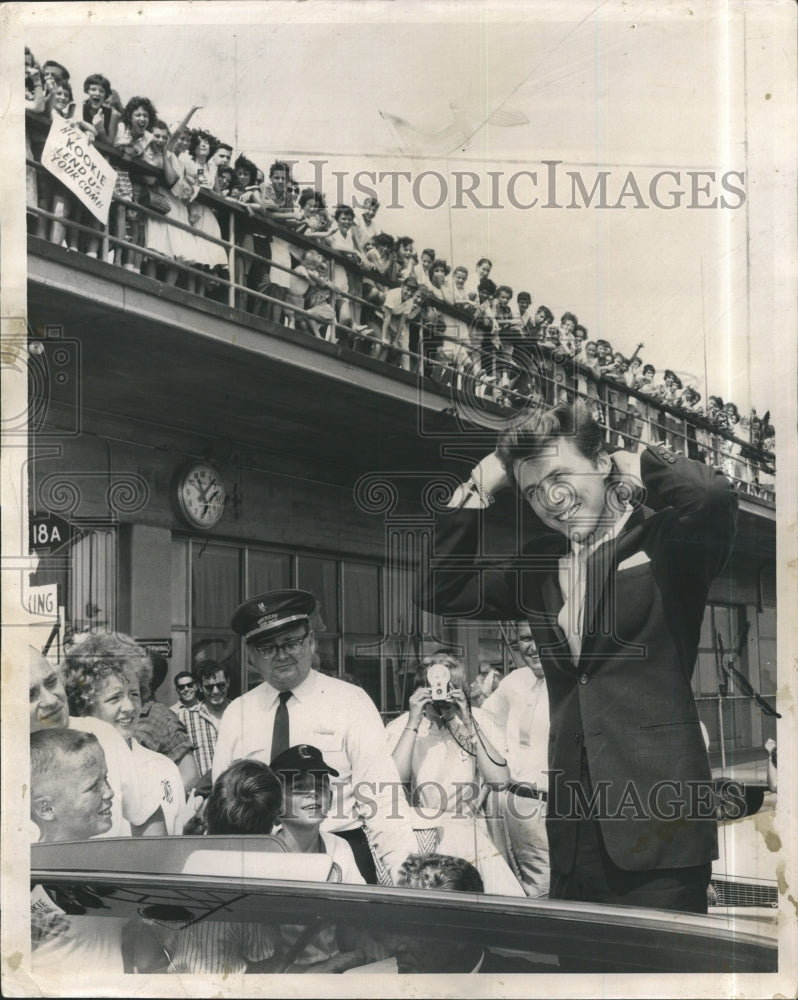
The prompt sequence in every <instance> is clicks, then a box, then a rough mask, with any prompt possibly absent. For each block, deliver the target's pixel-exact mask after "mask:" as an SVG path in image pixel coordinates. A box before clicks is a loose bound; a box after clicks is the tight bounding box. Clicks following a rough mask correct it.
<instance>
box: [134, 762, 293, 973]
mask: <svg viewBox="0 0 798 1000" xmlns="http://www.w3.org/2000/svg"><path fill="white" fill-rule="evenodd" d="M281 803H282V789H281V788H280V782H279V781H278V780H277V778H276V777H275V775H274V774H273V772H272V770H271V768H269V767H268V766H267V765H266V764H263V763H262V762H261V761H258V760H250V759H248V758H244V759H242V760H237V761H234V762H233V763H232V764H231V765H230V767H228V768H227V770H226V771H223V772H222V774H220V775H219V777H218V778H217V779H216V781H215V782H214V785H213V789H212V791H211V794H210V795H209V796H208V798H207V800H206V803H205V805H204V806H203V810H202V811H204V813H205V822H206V826H207V832H208V834H210V835H226V836H229V835H231V834H232V835H242V834H250V835H252V834H255V835H258V834H266V835H268V834H270V833H271V832H272V830H273V828H274V824H275V821H276V820H277V816H278V814H279V812H280V806H281ZM154 931H155V934H156V935H157V937H158V938H159V940H160V941H161V944H162V946H163V948H164V950H165V951H166V953H167V954H168V955H169V958H170V972H176V973H195V974H196V973H213V974H221V975H236V974H240V973H243V972H265V971H269V966H268V964H266V965H264V964H263V963H268V961H269V960H270V959H271V958H272V957H273V956H274V954H275V952H276V950H277V929H276V928H275V927H274V926H271V925H269V924H262V923H243V922H241V923H239V922H232V921H230V922H228V921H224V922H221V923H213V922H208V921H204V922H200V923H196V924H192V925H190V926H188V927H180V926H178V925H172V924H171V923H169V922H167V921H159V922H158V924H157V925H154Z"/></svg>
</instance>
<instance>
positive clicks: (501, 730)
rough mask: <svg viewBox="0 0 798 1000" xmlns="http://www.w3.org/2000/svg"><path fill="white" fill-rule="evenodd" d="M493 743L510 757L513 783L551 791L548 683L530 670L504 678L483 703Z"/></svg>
mask: <svg viewBox="0 0 798 1000" xmlns="http://www.w3.org/2000/svg"><path fill="white" fill-rule="evenodd" d="M482 712H483V714H484V715H485V716H486V718H487V720H488V728H487V734H488V737H489V738H490V741H491V743H492V744H493V745H494V746H495V747H496V748H497V749H498V750H499V752H500V753H503V754H504V755H505V757H506V758H507V765H508V766H509V768H510V774H511V776H512V779H513V781H516V782H524V781H529V782H535V783H536V784H537V786H538V788H540V789H541V790H542V791H544V792H545V791H546V789H547V788H548V783H549V779H548V775H547V774H546V773H545V771H546V768H547V766H548V753H549V750H548V746H549V699H548V695H547V693H546V682H545V680H544V679H543V678H542V677H536V676H535V675H534V674H533V673H532V671H531V670H530V668H529V667H518V668H517V669H516V670H512V671H510V673H509V674H508V675H507V676H506V677H503V678H502V680H501V681H500V682H499V686H498V687H497V688H496V690H495V691H494V692H493V694H491V695H490V697H488V698H486V699H485V701H483V702H482Z"/></svg>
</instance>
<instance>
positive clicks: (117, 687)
mask: <svg viewBox="0 0 798 1000" xmlns="http://www.w3.org/2000/svg"><path fill="white" fill-rule="evenodd" d="M151 676H152V664H151V662H150V659H149V657H148V656H147V654H146V653H145V651H144V650H143V649H142V648H141V646H139V645H138V643H137V642H135V641H134V640H133V639H131V638H130V636H127V635H123V634H122V633H119V632H111V633H92V634H90V635H88V636H86V638H84V639H83V640H82V641H80V642H79V643H77V644H76V645H74V646H72V647H71V649H69V650H68V652H67V656H66V674H65V678H64V687H65V688H66V693H67V698H68V699H69V710H70V712H71V713H72V714H73V715H76V716H90V717H92V718H95V719H100V720H101V721H102V722H107V723H108V724H109V725H111V726H113V727H114V729H116V731H117V732H118V733H119V735H120V736H121V737H122V739H123V740H124V741H125V743H127V745H128V747H129V748H130V753H131V757H132V761H131V763H132V765H133V767H134V768H135V769H136V771H137V772H138V773H139V774H142V775H144V774H147V775H149V776H150V777H151V776H152V775H155V776H156V777H157V779H158V780H159V781H160V785H161V809H162V811H163V815H164V820H165V821H166V829H167V832H168V833H170V834H175V833H181V832H182V829H183V824H184V822H186V820H187V819H188V818H189V817H190V815H191V811H190V810H189V809H187V807H186V792H185V788H184V786H183V779H182V778H181V777H180V771H179V770H178V768H177V765H176V764H175V763H174V762H173V761H171V760H169V758H168V757H166V756H164V755H163V754H160V753H155V752H154V751H153V750H148V749H146V748H145V747H143V746H142V745H141V743H139V741H138V740H137V739H136V738H135V737H134V735H133V732H134V729H135V727H136V723H137V722H138V718H139V713H140V711H141V689H142V686H145V687H146V685H148V683H149V680H148V679H149V678H150V677H151Z"/></svg>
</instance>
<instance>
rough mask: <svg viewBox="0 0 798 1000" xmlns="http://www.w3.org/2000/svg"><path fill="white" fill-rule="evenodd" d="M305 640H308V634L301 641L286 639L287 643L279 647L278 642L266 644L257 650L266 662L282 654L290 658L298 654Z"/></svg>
mask: <svg viewBox="0 0 798 1000" xmlns="http://www.w3.org/2000/svg"><path fill="white" fill-rule="evenodd" d="M305 639H307V633H306V634H305V635H303V636H302V638H301V639H286V641H285V642H281V643H280V644H279V645H278V644H277V643H276V642H265V643H264V644H263V645H262V646H256V647H255V649H257V651H258V652H259V653H260V655H261V656H262V657H263V659H264V660H273V659H274V658H275V657H276V656H277V654H278V653H280V652H282V653H288V655H289V656H293V655H294V654H295V653H298V652H299V647H300V646H301V645H302V643H303V642H304V641H305Z"/></svg>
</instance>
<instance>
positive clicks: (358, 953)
mask: <svg viewBox="0 0 798 1000" xmlns="http://www.w3.org/2000/svg"><path fill="white" fill-rule="evenodd" d="M271 767H272V770H273V771H274V773H275V774H276V775H277V776H278V777H279V778H280V779H281V780H282V782H283V794H284V799H283V811H282V814H281V816H280V822H281V823H282V828H281V829H280V830H279V831H278V833H277V836H278V837H279V838H280V840H282V841H283V843H284V844H285V845H286V846H287V847H288V849H289V851H292V852H297V853H301V854H327V855H329V857H330V858H331V859H332V860H333V861H334V862H335V864H336V865H337V866H338V868H339V869H340V870H341V881H342V882H349V883H354V884H356V885H365V884H366V882H365V879H364V878H363V876H362V875H361V874H360V872H359V871H358V867H357V864H356V863H355V856H354V854H353V853H352V848H351V847H350V846H349V844H347V842H346V841H345V840H343V839H342V838H341V837H337V836H336V835H335V834H334V833H325V832H322V830H321V829H320V827H321V824H322V823H323V822H324V820H325V819H326V817H327V813H328V812H329V811H330V806H331V805H332V792H331V791H330V775H332V776H333V777H334V778H337V777H338V771H336V770H335V768H333V767H330V765H329V764H327V763H326V762H325V760H324V758H323V757H322V755H321V751H320V750H318V749H317V748H316V747H313V746H310V745H308V744H306V743H300V744H298V745H297V746H293V747H289V748H288V749H287V750H284V751H283V752H282V753H281V754H278V755H277V756H276V757H275V758H274V760H273V761H272V763H271ZM301 932H302V928H301V927H294V926H291V925H289V924H283V926H282V928H281V937H282V941H283V945H284V947H286V948H287V947H290V946H291V945H293V944H294V942H295V941H296V939H297V938H298V937H299V934H300V933H301ZM370 944H371V943H370V942H369V941H368V938H367V936H366V935H365V934H364V933H363V932H358V931H351V930H349V929H347V928H345V927H338V928H336V927H325V928H324V929H323V930H322V932H321V933H320V934H319V935H318V936H317V937H316V938H314V940H313V941H312V942H311V944H309V945H308V947H307V948H305V950H304V951H303V952H302V954H301V955H300V956H299V957H298V958H297V959H296V961H295V962H294V966H293V969H294V970H295V971H301V970H304V969H307V971H309V972H343V971H344V970H345V969H350V968H352V967H353V966H356V965H362V964H363V962H364V961H365V954H366V953H367V952H369V951H370V950H371V948H370Z"/></svg>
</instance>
